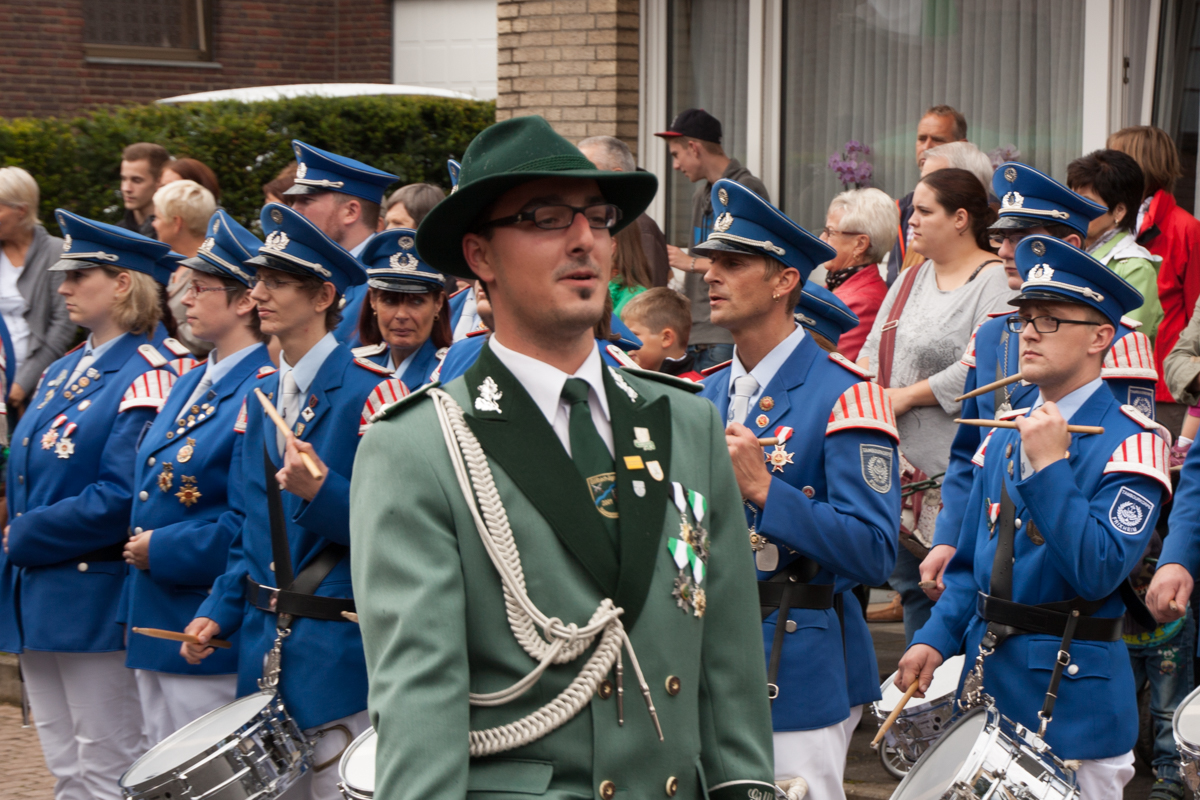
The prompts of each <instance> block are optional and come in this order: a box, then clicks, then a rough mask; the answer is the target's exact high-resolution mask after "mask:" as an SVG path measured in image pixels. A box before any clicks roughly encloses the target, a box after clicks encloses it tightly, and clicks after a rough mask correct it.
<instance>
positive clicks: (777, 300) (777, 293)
mask: <svg viewBox="0 0 1200 800" xmlns="http://www.w3.org/2000/svg"><path fill="white" fill-rule="evenodd" d="M771 299H772V300H774V301H775V302H776V303H778V302H779V292H775V293H774V294H772V295H771Z"/></svg>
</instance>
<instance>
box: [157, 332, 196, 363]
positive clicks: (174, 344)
mask: <svg viewBox="0 0 1200 800" xmlns="http://www.w3.org/2000/svg"><path fill="white" fill-rule="evenodd" d="M163 347H165V348H167V349H168V350H170V351H171V352H172V353H173V354H174V355H175V356H176V358H185V357H186V358H191V357H192V351H191V350H188V349H187V346H186V345H184V343H183V342H181V341H179V340H178V339H175V338H172V337H170V336H168V337H167V338H166V339H163Z"/></svg>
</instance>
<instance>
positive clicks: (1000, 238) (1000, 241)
mask: <svg viewBox="0 0 1200 800" xmlns="http://www.w3.org/2000/svg"><path fill="white" fill-rule="evenodd" d="M1029 235H1030V233H1029V231H1019V232H1018V233H989V234H988V241H989V242H991V243H992V247H995V248H997V249H999V248H1001V247H1003V246H1004V243H1005V242H1012V246H1013V247H1016V246H1017V245H1018V244H1020V243H1021V240H1022V239H1024V238H1025V237H1026V236H1029Z"/></svg>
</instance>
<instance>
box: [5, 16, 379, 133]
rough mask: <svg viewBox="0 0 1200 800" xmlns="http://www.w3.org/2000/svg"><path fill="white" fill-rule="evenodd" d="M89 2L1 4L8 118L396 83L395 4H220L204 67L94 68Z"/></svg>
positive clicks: (110, 65)
mask: <svg viewBox="0 0 1200 800" xmlns="http://www.w3.org/2000/svg"><path fill="white" fill-rule="evenodd" d="M84 2H86V0H37V2H27V1H25V0H3V2H0V30H2V31H4V47H3V48H0V74H3V75H4V76H5V78H6V79H5V87H4V91H3V92H0V116H5V117H17V116H39V117H41V116H62V115H69V114H72V113H74V112H76V111H79V110H81V109H83V108H86V107H89V106H96V105H103V104H111V103H130V102H133V103H145V102H151V101H153V100H157V99H159V98H161V97H170V96H172V95H178V94H186V93H189V92H203V91H209V90H212V89H231V88H236V87H240V86H264V85H272V84H282V83H328V82H355V83H358V82H361V83H390V82H391V68H392V61H391V58H392V56H391V52H392V41H391V37H392V8H391V2H390V0H212V4H213V26H212V27H213V58H212V62H211V63H210V64H207V65H202V66H154V65H148V64H97V63H89V62H87V61H86V60H85V58H84V45H83V12H82V6H83V3H84Z"/></svg>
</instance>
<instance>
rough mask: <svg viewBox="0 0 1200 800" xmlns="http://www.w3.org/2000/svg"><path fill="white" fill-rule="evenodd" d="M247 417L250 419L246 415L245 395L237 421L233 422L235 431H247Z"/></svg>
mask: <svg viewBox="0 0 1200 800" xmlns="http://www.w3.org/2000/svg"><path fill="white" fill-rule="evenodd" d="M247 419H248V417H247V416H246V398H244V397H243V398H242V408H241V410H240V411H238V415H237V421H236V422H234V423H233V432H234V433H245V432H246V420H247Z"/></svg>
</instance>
